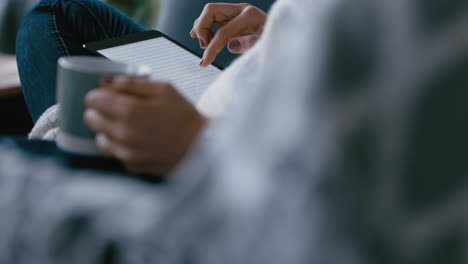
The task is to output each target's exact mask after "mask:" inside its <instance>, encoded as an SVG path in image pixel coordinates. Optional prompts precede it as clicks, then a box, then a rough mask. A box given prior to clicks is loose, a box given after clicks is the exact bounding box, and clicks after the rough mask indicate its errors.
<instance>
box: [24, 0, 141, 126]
mask: <svg viewBox="0 0 468 264" xmlns="http://www.w3.org/2000/svg"><path fill="white" fill-rule="evenodd" d="M144 30H145V29H144V28H142V27H141V26H139V25H138V24H136V23H135V22H133V21H132V20H131V19H130V18H128V17H126V16H125V15H124V14H122V13H120V12H119V11H117V10H115V9H114V8H112V7H110V6H108V5H106V4H105V3H102V2H100V1H98V0H41V1H40V3H39V4H37V6H36V7H34V8H33V9H32V10H31V12H30V13H29V14H28V15H27V16H26V17H25V19H24V21H23V23H22V25H21V27H20V29H19V31H18V35H17V44H16V45H17V47H16V52H17V60H18V68H19V74H20V78H21V83H22V89H23V94H24V98H25V100H26V104H27V106H28V109H29V113H30V114H31V117H32V120H33V121H34V122H36V121H37V119H38V118H39V117H40V115H41V114H42V113H43V112H44V111H45V110H46V109H47V108H49V107H50V106H52V105H53V104H55V103H56V98H55V94H56V93H55V88H56V83H55V79H56V68H57V60H58V59H59V58H60V57H62V56H70V55H92V54H91V53H90V52H88V51H86V50H85V49H84V48H83V44H85V43H88V42H93V41H98V40H103V39H108V38H114V37H120V36H124V35H127V34H131V33H136V32H142V31H144Z"/></svg>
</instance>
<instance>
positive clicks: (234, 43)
mask: <svg viewBox="0 0 468 264" xmlns="http://www.w3.org/2000/svg"><path fill="white" fill-rule="evenodd" d="M241 48H242V47H241V43H240V41H239V40H237V39H234V40H231V41H229V43H228V49H229V50H230V51H234V52H239V51H241Z"/></svg>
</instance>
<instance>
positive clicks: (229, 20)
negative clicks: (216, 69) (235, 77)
mask: <svg viewBox="0 0 468 264" xmlns="http://www.w3.org/2000/svg"><path fill="white" fill-rule="evenodd" d="M266 19H267V14H266V13H265V12H263V11H262V10H260V9H258V8H256V7H254V6H252V5H249V4H224V3H210V4H207V5H206V6H205V8H204V9H203V12H202V14H201V15H200V17H199V18H198V19H197V20H195V24H194V25H193V29H192V31H191V32H190V35H191V37H192V38H198V39H199V41H200V47H201V48H204V49H206V50H205V53H204V54H203V59H202V60H201V62H200V65H201V66H203V67H206V66H208V65H210V64H211V63H213V61H214V59H215V58H216V56H217V55H218V53H219V52H221V50H222V49H223V48H224V46H226V45H228V49H229V51H230V52H232V53H242V52H244V51H246V50H247V49H249V48H250V47H252V46H253V45H254V44H255V42H256V41H257V39H258V38H259V36H260V34H261V31H262V29H263V26H264V25H265V22H266ZM215 25H216V26H220V28H219V29H218V30H217V31H216V33H213V31H212V30H211V29H212V28H213V26H215Z"/></svg>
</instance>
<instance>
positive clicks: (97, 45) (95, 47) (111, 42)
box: [83, 30, 224, 70]
mask: <svg viewBox="0 0 468 264" xmlns="http://www.w3.org/2000/svg"><path fill="white" fill-rule="evenodd" d="M161 37H163V38H166V39H167V40H169V41H171V42H172V43H174V44H176V45H177V46H179V47H181V48H183V49H184V50H186V51H188V52H190V53H192V54H193V55H195V56H197V57H199V58H200V59H201V58H202V57H203V55H201V54H199V53H197V52H196V51H193V50H191V49H190V48H188V47H186V46H184V45H183V44H182V43H180V42H178V41H177V40H174V39H173V38H171V37H169V36H167V35H166V34H164V33H162V32H160V31H157V30H149V31H144V32H138V33H132V34H129V35H126V36H123V37H118V38H111V39H105V40H101V41H96V42H90V43H86V44H84V45H83V47H84V48H85V49H86V50H88V51H90V52H92V53H93V54H95V55H98V56H102V57H105V56H103V55H102V54H101V53H99V50H103V49H109V48H114V47H118V46H123V45H128V44H132V43H136V42H140V41H145V40H150V39H155V38H161ZM212 65H213V66H214V67H216V68H218V69H220V70H224V68H223V67H221V66H220V65H218V64H216V63H212Z"/></svg>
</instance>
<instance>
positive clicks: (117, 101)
mask: <svg viewBox="0 0 468 264" xmlns="http://www.w3.org/2000/svg"><path fill="white" fill-rule="evenodd" d="M101 87H103V88H99V89H95V90H93V91H91V92H89V93H88V94H87V96H86V106H87V108H88V109H87V110H86V112H85V115H84V120H85V122H86V124H87V125H88V126H89V127H90V128H91V129H92V130H94V131H95V132H96V133H97V136H96V144H97V146H98V148H99V149H101V150H102V151H103V152H104V153H107V154H109V155H111V156H114V157H116V158H118V159H120V160H121V161H122V162H123V163H124V164H125V165H126V167H127V169H128V170H129V172H131V173H136V174H149V175H164V174H167V173H168V172H169V171H171V170H172V169H173V168H174V167H175V166H176V165H177V164H178V163H179V161H181V160H182V159H183V157H184V155H185V154H186V153H187V151H188V150H189V148H190V146H191V145H192V143H193V142H194V141H195V140H196V139H197V137H198V135H199V134H200V132H201V131H202V129H203V127H204V125H205V123H206V120H205V118H204V117H203V116H202V115H201V114H199V113H198V111H197V110H196V109H195V108H194V106H193V105H192V104H191V103H189V102H188V101H187V100H186V99H185V98H184V97H183V96H182V95H181V94H179V93H178V92H177V91H176V90H175V89H174V88H173V87H172V86H171V85H170V84H167V83H160V82H153V81H148V80H142V79H132V78H125V77H117V78H115V79H114V81H112V82H111V83H104V82H102V83H101Z"/></svg>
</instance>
